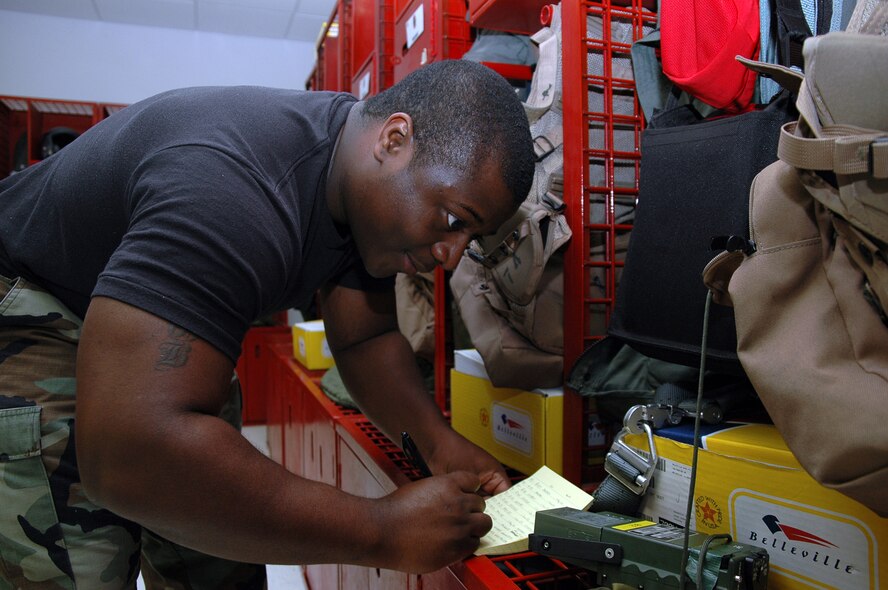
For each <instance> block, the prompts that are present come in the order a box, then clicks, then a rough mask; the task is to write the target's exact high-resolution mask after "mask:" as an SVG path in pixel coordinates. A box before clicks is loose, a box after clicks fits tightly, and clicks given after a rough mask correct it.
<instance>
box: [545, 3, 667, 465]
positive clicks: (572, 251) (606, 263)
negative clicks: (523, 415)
mask: <svg viewBox="0 0 888 590" xmlns="http://www.w3.org/2000/svg"><path fill="white" fill-rule="evenodd" d="M561 10H562V12H561V22H562V67H563V78H562V80H563V82H562V83H563V94H562V97H563V98H562V108H563V124H564V197H565V203H566V204H567V209H566V215H567V218H568V223H569V224H570V227H571V229H572V230H573V238H572V239H571V241H570V242H569V243H568V246H567V249H566V251H565V260H564V266H565V271H564V357H565V358H564V366H565V371H569V370H570V368H571V367H572V366H573V365H574V363H575V362H576V361H577V359H578V358H579V357H580V355H581V354H582V353H583V351H584V350H585V349H586V348H588V347H589V346H591V345H592V344H594V343H595V342H597V341H598V340H600V339H602V338H603V337H604V336H605V335H606V330H607V324H608V321H609V318H610V315H611V312H612V310H613V306H614V302H615V297H616V287H617V282H618V279H619V272H620V269H621V268H622V266H623V256H622V253H621V251H620V250H621V249H622V247H621V246H622V241H623V238H625V237H626V236H628V231H629V230H630V229H631V225H630V224H627V223H621V222H620V220H619V219H618V213H619V211H620V210H621V209H622V208H626V207H629V208H631V207H632V206H633V205H634V202H635V200H636V199H637V196H638V165H639V158H640V151H639V150H640V136H641V130H642V128H643V125H644V118H643V116H642V113H641V111H640V107H639V105H638V101H637V100H634V101H633V103H634V107H633V108H632V111H631V113H620V112H615V108H614V105H615V101H614V98H615V93H616V94H618V95H622V96H626V95H630V96H632V97H633V98H634V89H635V86H634V82H633V80H632V79H626V78H615V77H614V74H613V72H612V64H613V60H614V59H615V58H628V56H629V51H630V49H631V41H635V40H637V39H639V38H640V37H642V36H643V34H644V33H643V31H644V27H645V25H647V26H651V25H653V24H654V23H655V21H656V14H655V13H653V12H650V11H648V10H647V9H645V8H643V6H642V2H641V1H640V0H632V2H631V4H628V5H627V6H616V5H613V4H611V3H610V2H607V1H604V2H592V1H577V2H566V3H562V6H561ZM588 17H597V18H600V19H601V21H602V23H603V26H602V28H603V30H604V31H611V30H612V28H611V27H612V24H613V23H618V22H619V23H623V24H626V25H631V27H632V39H631V41H628V42H627V41H618V40H614V39H612V38H611V36H610V35H602V37H603V38H600V39H599V38H595V37H593V36H591V35H590V32H589V31H588V30H587V23H588ZM598 61H600V65H601V66H602V68H601V70H600V71H590V69H589V66H590V63H592V64H594V63H596V62H598ZM590 97H592V98H591V99H590ZM599 97H600V99H601V100H600V106H599V107H598V108H593V105H591V104H590V102H597V100H598V98H599ZM627 139H628V141H627ZM626 143H628V144H630V146H631V148H630V149H626V148H624V147H622V146H623V144H626ZM618 145H620V148H621V149H618V147H617V146H618ZM627 172H628V173H627ZM627 176H628V178H629V181H628V182H627V181H626V178H627ZM592 412H593V410H592V409H590V405H589V403H588V401H587V400H585V399H584V398H581V397H580V396H578V395H577V394H576V393H575V392H570V391H567V392H565V411H564V448H565V453H564V475H565V476H566V477H567V478H568V479H570V480H572V481H575V482H584V481H588V480H589V479H590V478H595V477H596V476H597V475H600V469H599V468H597V467H596V466H595V462H596V461H595V459H594V458H592V457H590V456H589V451H590V449H589V447H588V445H587V444H586V441H585V440H584V436H585V433H586V432H587V430H588V428H589V421H590V419H591V418H590V415H591V413H592Z"/></svg>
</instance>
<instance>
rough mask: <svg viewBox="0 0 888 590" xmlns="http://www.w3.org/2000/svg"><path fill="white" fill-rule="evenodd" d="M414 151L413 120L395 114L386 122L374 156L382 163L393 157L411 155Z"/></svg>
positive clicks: (405, 115)
mask: <svg viewBox="0 0 888 590" xmlns="http://www.w3.org/2000/svg"><path fill="white" fill-rule="evenodd" d="M412 150H413V118H412V117H411V116H410V115H408V114H407V113H394V114H392V115H391V116H389V118H388V119H386V120H385V123H383V124H382V128H381V129H380V131H379V137H377V139H376V143H375V144H374V145H373V156H374V157H375V158H376V159H377V160H378V161H379V162H382V161H383V160H385V159H386V158H390V157H392V156H404V155H410V154H411V153H412Z"/></svg>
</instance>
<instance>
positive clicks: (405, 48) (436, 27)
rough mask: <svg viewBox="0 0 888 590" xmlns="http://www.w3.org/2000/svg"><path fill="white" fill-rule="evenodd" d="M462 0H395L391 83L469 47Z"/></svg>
mask: <svg viewBox="0 0 888 590" xmlns="http://www.w3.org/2000/svg"><path fill="white" fill-rule="evenodd" d="M466 10H467V7H466V2H465V0H410V1H407V0H395V14H396V15H397V16H396V17H395V46H394V56H393V58H392V59H393V63H394V70H393V71H394V80H393V81H394V82H398V81H399V80H402V79H403V78H404V77H405V76H406V75H407V74H409V73H410V72H412V71H413V70H415V69H417V68H420V67H422V66H424V65H426V64H429V63H432V62H434V61H441V60H443V59H459V58H461V57H462V56H463V54H464V53H465V52H466V51H468V50H469V48H470V47H471V46H472V30H471V28H470V27H469V23H468V22H467V21H466Z"/></svg>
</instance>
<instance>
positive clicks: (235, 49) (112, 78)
mask: <svg viewBox="0 0 888 590" xmlns="http://www.w3.org/2000/svg"><path fill="white" fill-rule="evenodd" d="M314 63H315V55H314V44H312V43H306V42H302V41H291V40H283V39H281V40H278V39H266V38H262V37H236V36H232V35H223V34H218V33H202V32H197V31H186V30H178V29H162V28H155V27H141V26H133V25H123V24H112V23H103V22H93V21H86V20H79V19H68V18H58V17H49V16H39V15H33V14H28V13H20V12H12V11H6V10H0V95H13V96H26V97H35V98H55V99H65V100H84V101H90V102H112V103H127V104H128V103H133V102H136V101H138V100H141V99H142V98H146V97H148V96H151V95H153V94H156V93H158V92H161V91H163V90H169V89H171V88H179V87H183V86H204V85H212V84H221V85H234V84H255V85H260V86H275V87H281V88H299V89H302V88H305V81H306V79H307V78H308V75H309V74H310V73H311V69H312V67H313V66H314Z"/></svg>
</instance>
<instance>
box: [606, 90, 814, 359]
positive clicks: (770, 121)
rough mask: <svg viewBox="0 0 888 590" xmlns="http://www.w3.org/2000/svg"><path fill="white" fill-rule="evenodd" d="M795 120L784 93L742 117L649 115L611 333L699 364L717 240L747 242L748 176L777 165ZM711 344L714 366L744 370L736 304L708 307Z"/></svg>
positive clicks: (688, 111) (673, 111)
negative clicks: (785, 130)
mask: <svg viewBox="0 0 888 590" xmlns="http://www.w3.org/2000/svg"><path fill="white" fill-rule="evenodd" d="M797 117H798V114H797V112H796V110H795V105H794V96H793V95H792V94H790V93H789V92H783V93H781V94H779V95H778V96H776V97H775V98H774V99H773V100H772V101H771V102H770V103H769V104H768V105H767V106H766V107H765V108H763V109H761V110H756V111H751V112H747V113H743V114H740V115H734V116H729V117H722V118H717V117H715V118H713V117H710V118H708V119H701V118H699V116H696V115H695V113H694V109H693V107H692V106H690V105H681V106H678V107H673V108H670V109H668V110H664V111H663V112H661V113H658V114H656V115H655V116H654V117H652V118H651V121H650V126H649V127H648V128H647V129H646V130H645V131H644V132H643V134H642V140H641V169H640V174H639V181H638V184H639V186H638V191H639V197H638V206H637V208H636V211H635V223H634V225H633V228H632V232H631V236H630V239H629V247H628V250H627V253H626V262H625V267H624V269H623V273H622V276H621V278H620V284H619V287H618V289H617V297H616V302H615V306H614V313H613V316H612V318H611V323H610V326H609V328H608V333H609V334H610V335H612V336H613V337H615V338H617V339H619V340H621V341H623V342H625V343H626V344H628V345H630V346H631V347H632V348H634V349H636V350H637V351H639V352H641V353H642V354H645V355H647V356H650V357H652V358H658V359H662V360H665V361H669V362H672V363H678V364H683V365H687V366H692V367H696V366H698V365H699V364H700V340H701V337H702V333H703V332H702V328H703V311H704V307H705V300H706V286H705V285H704V284H703V279H702V273H703V268H704V267H705V266H706V264H707V263H708V262H709V261H710V260H711V259H712V257H713V255H714V253H713V251H712V247H713V246H712V240H713V238H716V237H726V236H741V237H742V238H744V239H746V240H748V238H749V189H750V186H751V184H752V180H753V178H754V177H755V175H756V174H758V173H759V171H761V170H762V169H763V168H764V167H765V166H767V165H768V164H770V163H771V162H774V161H775V160H776V159H777V141H778V138H779V136H780V127H781V125H783V124H784V123H786V122H788V121H791V120H794V119H795V118H797ZM721 248H722V249H723V248H724V246H721ZM766 304H767V303H766V302H763V305H766ZM707 348H708V354H707V367H708V368H710V369H711V370H713V371H720V372H724V373H728V374H738V375H742V374H743V369H742V368H741V366H740V362H739V361H738V360H737V336H736V328H735V325H734V315H733V310H731V309H730V308H727V307H723V306H719V305H713V306H711V308H710V319H709V339H708V347H707Z"/></svg>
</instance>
